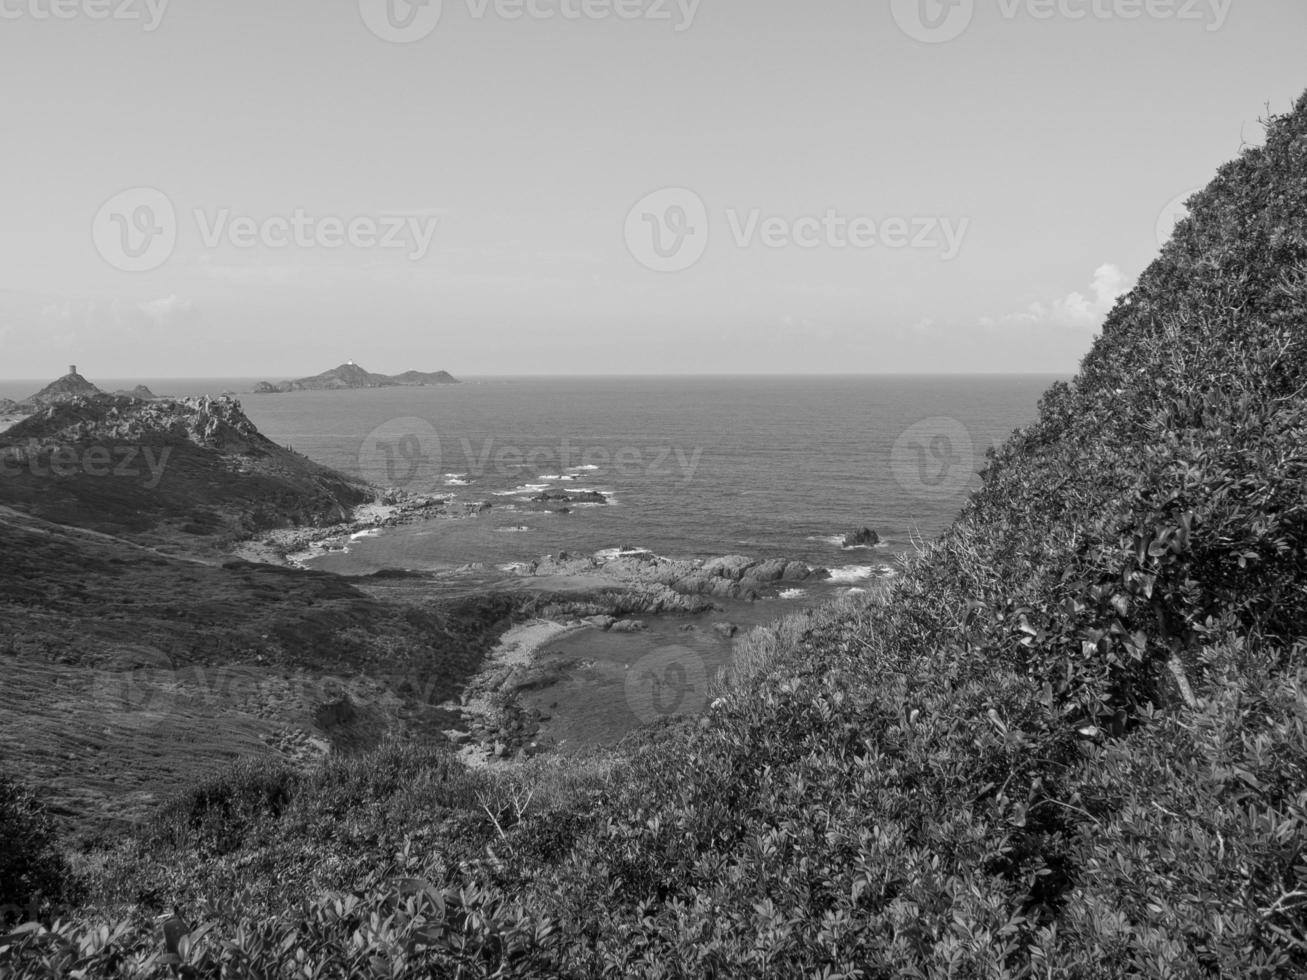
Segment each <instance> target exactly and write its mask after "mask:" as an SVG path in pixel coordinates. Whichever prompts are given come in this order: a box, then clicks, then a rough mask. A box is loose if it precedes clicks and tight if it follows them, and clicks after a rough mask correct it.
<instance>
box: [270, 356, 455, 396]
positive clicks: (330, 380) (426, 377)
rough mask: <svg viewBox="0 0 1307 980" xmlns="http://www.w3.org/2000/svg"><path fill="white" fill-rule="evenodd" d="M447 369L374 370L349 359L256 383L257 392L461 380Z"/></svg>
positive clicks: (410, 385)
mask: <svg viewBox="0 0 1307 980" xmlns="http://www.w3.org/2000/svg"><path fill="white" fill-rule="evenodd" d="M460 383H461V382H459V380H458V379H457V378H455V377H454V376H453V375H452V374H450V373H449V372H448V371H432V372H425V371H405V372H404V373H403V374H395V375H390V374H374V373H372V372H371V371H368V370H366V369H365V368H362V367H359V365H357V364H355V363H354V362H353V361H349V362H347V363H345V364H342V365H340V367H335V368H332V369H331V370H329V371H324V372H322V373H321V374H315V375H313V376H312V377H309V378H299V379H298V380H296V381H282V382H279V383H275V384H274V383H272V382H269V381H260V382H259V383H258V384H257V385H255V387H254V393H255V394H257V395H271V394H281V393H285V392H290V391H334V390H341V389H351V388H420V387H427V386H430V385H456V384H460Z"/></svg>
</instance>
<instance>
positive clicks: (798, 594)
mask: <svg viewBox="0 0 1307 980" xmlns="http://www.w3.org/2000/svg"><path fill="white" fill-rule="evenodd" d="M807 594H808V590H807V589H786V590H784V591H783V592H782V593H781V598H782V599H802V598H803V597H804V596H805V595H807Z"/></svg>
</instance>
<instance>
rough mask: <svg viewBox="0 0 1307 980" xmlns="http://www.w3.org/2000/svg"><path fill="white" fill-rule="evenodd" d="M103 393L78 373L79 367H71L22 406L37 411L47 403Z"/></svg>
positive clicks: (52, 403) (26, 400)
mask: <svg viewBox="0 0 1307 980" xmlns="http://www.w3.org/2000/svg"><path fill="white" fill-rule="evenodd" d="M101 394H103V392H102V391H101V390H100V389H99V388H97V387H96V386H95V385H93V384H91V382H89V381H87V380H86V379H85V378H83V377H82V376H81V375H80V374H78V373H77V368H75V367H71V368H69V369H68V373H67V374H65V375H64V376H63V377H62V378H59V379H57V380H55V381H52V382H50V384H48V385H46V386H45V387H44V388H42V389H41V390H40V391H38V392H37V393H36V394H35V395H32V396H31V397H30V398H26V399H24V400H23V401H22V403H21V406H22V407H23V408H25V409H27V410H29V411H35V410H36V409H38V408H43V407H44V406H46V405H54V404H57V403H59V402H63V401H68V400H69V399H73V398H90V397H94V396H95V395H101Z"/></svg>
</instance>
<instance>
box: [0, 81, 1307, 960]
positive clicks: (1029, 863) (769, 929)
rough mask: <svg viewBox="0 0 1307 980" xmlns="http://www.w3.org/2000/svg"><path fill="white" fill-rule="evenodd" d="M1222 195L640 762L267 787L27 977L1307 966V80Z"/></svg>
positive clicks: (139, 849) (371, 764) (424, 767)
mask: <svg viewBox="0 0 1307 980" xmlns="http://www.w3.org/2000/svg"><path fill="white" fill-rule="evenodd" d="M1191 211H1192V215H1191V217H1190V218H1189V219H1188V220H1186V221H1185V222H1183V223H1182V224H1181V225H1180V227H1179V228H1178V229H1177V232H1176V235H1175V238H1174V240H1173V241H1172V242H1171V243H1170V244H1169V245H1168V246H1167V247H1166V248H1165V249H1164V251H1163V253H1162V255H1161V257H1160V258H1159V259H1158V261H1157V262H1155V263H1154V264H1153V266H1151V267H1150V268H1149V269H1148V270H1147V272H1146V273H1145V274H1144V276H1143V277H1142V279H1141V281H1140V283H1139V284H1138V286H1137V287H1136V288H1135V290H1134V291H1133V292H1132V293H1131V294H1130V295H1129V297H1127V298H1126V299H1125V300H1123V301H1122V303H1121V304H1120V305H1119V306H1118V307H1117V309H1116V310H1115V311H1114V312H1113V313H1112V315H1111V317H1110V318H1109V320H1108V322H1107V324H1106V326H1105V328H1104V331H1103V336H1102V337H1101V339H1100V340H1099V341H1098V342H1097V343H1096V344H1095V346H1094V348H1093V350H1092V351H1091V353H1090V354H1089V355H1088V357H1087V358H1086V360H1085V362H1084V364H1083V367H1082V370H1081V372H1080V374H1079V376H1078V377H1077V378H1076V379H1075V380H1074V381H1073V382H1072V383H1070V384H1061V385H1057V386H1055V387H1054V388H1053V389H1052V390H1050V391H1049V392H1048V394H1047V395H1046V396H1045V398H1044V400H1043V403H1042V406H1041V410H1040V417H1039V419H1038V421H1037V422H1035V423H1034V424H1033V425H1031V426H1030V427H1029V428H1028V429H1026V430H1024V431H1022V432H1020V433H1017V434H1016V435H1015V436H1014V437H1013V438H1012V439H1011V440H1010V441H1009V442H1008V443H1007V444H1006V445H1005V446H1003V447H1002V448H1001V449H999V450H998V451H997V452H995V453H994V454H993V455H992V458H991V459H990V460H989V461H988V465H987V467H986V471H985V474H984V477H985V486H984V488H983V489H982V491H981V492H979V493H978V494H977V495H976V496H975V498H974V499H973V500H972V501H971V502H970V503H969V504H968V506H967V508H966V509H965V511H964V513H963V514H962V516H961V517H960V519H959V520H958V521H957V523H956V524H955V526H954V527H953V528H952V529H951V530H950V531H949V532H948V533H947V534H946V535H944V536H943V537H942V538H941V540H940V541H938V542H937V543H935V544H934V545H932V546H930V547H929V548H928V549H926V550H925V551H924V552H923V553H922V554H921V555H920V556H918V557H917V558H916V559H914V560H913V561H912V562H911V563H910V567H909V568H908V569H907V570H906V572H905V574H904V575H903V576H902V577H901V578H900V579H899V580H898V583H897V585H896V586H895V587H894V589H893V590H892V591H891V592H890V593H889V594H888V595H886V596H884V597H880V598H877V599H874V600H869V601H868V602H866V603H865V604H864V605H863V606H862V607H861V608H858V609H853V610H850V609H840V610H830V611H828V612H826V613H825V614H823V615H818V616H815V617H810V618H809V619H807V620H805V621H801V622H798V623H791V624H789V625H788V626H786V627H784V628H780V629H778V630H776V631H774V632H773V633H772V634H771V635H770V637H764V638H762V639H760V640H758V641H757V642H755V643H754V644H753V647H752V651H753V652H752V655H751V656H750V657H749V658H748V660H747V662H745V663H743V664H741V666H740V669H738V670H736V671H735V672H734V673H733V675H732V677H731V681H732V683H731V686H730V687H729V688H728V689H727V690H726V691H725V692H724V694H723V696H722V697H721V698H720V699H719V700H717V701H716V702H714V707H713V709H712V711H711V712H710V714H709V716H708V717H707V718H706V719H704V720H703V721H702V722H693V723H687V724H685V725H684V726H682V727H672V728H669V729H666V730H663V731H660V732H658V733H656V734H654V735H651V736H649V737H648V738H645V739H642V740H637V741H635V742H633V743H632V744H631V745H628V746H625V747H623V750H622V753H621V764H620V765H617V766H613V767H604V766H600V765H597V764H594V763H592V764H590V765H589V766H588V767H577V768H568V767H565V766H559V765H552V766H551V765H540V766H538V767H537V768H534V769H531V768H528V769H526V770H524V771H521V772H517V773H515V774H514V775H512V776H511V777H499V778H496V777H491V776H487V775H479V774H472V773H466V772H462V771H460V770H459V769H458V767H457V766H455V765H453V764H451V763H450V762H449V761H448V760H445V759H442V758H441V757H423V756H421V755H420V754H415V753H411V752H404V751H401V750H390V751H388V752H385V753H382V754H381V755H378V756H375V757H371V758H368V759H364V760H359V761H355V762H339V763H333V765H332V766H331V767H329V768H328V769H327V770H325V771H324V772H323V773H321V774H318V775H316V776H313V777H287V778H286V779H285V780H283V779H282V778H280V777H279V776H277V775H276V774H254V773H248V772H247V773H244V774H237V775H235V776H233V780H232V782H231V783H230V784H226V785H224V786H218V787H208V788H202V789H201V790H198V791H197V793H196V794H194V795H192V796H191V797H189V798H188V800H186V801H180V802H178V803H177V804H175V805H174V806H173V807H171V808H170V809H169V810H168V811H167V812H166V813H164V814H163V815H161V817H160V822H159V824H158V826H156V827H155V828H154V829H153V830H152V831H151V832H150V833H151V834H153V835H154V836H153V837H151V836H149V835H146V836H145V837H143V838H142V839H141V840H139V841H135V842H131V843H128V844H125V845H124V846H123V848H122V849H121V850H120V851H119V852H116V853H114V854H112V855H109V856H107V857H106V856H101V858H100V860H102V861H103V862H105V863H104V864H103V866H102V867H100V868H99V869H98V872H97V874H94V875H92V878H93V880H95V881H96V882H97V884H96V885H95V888H94V895H95V899H94V901H95V903H96V904H94V905H88V906H87V907H86V908H85V909H84V910H83V911H82V912H81V913H79V916H78V922H77V923H76V924H59V925H57V926H56V927H55V928H53V929H46V930H41V929H38V928H35V927H34V928H32V929H31V930H29V931H27V932H24V933H22V934H20V935H18V936H17V937H15V938H11V939H10V940H7V941H6V940H0V969H3V968H9V969H11V970H16V971H17V973H16V975H18V976H36V975H45V974H47V973H50V972H53V971H55V970H56V969H58V968H60V967H68V968H74V967H81V968H85V969H89V970H90V971H91V972H92V973H93V974H100V975H111V974H114V973H117V974H118V975H124V976H129V975H152V973H153V974H157V973H160V971H161V970H163V968H164V964H165V962H167V959H166V957H167V956H168V955H171V956H173V957H174V959H173V962H176V961H185V962H187V963H189V964H191V965H192V966H193V967H194V971H195V972H194V974H193V975H196V976H210V975H212V976H216V975H218V974H219V972H220V971H221V970H223V969H225V970H226V971H227V975H231V976H242V975H290V974H292V973H293V974H294V975H297V976H306V977H309V976H332V977H345V976H361V975H368V976H371V975H376V976H381V975H385V976H414V977H419V976H430V975H449V976H468V977H470V976H510V975H512V976H577V977H624V976H647V977H673V976H685V977H736V976H758V977H765V976H775V977H789V976H815V977H826V978H835V977H864V978H897V977H1071V978H1077V977H1083V978H1099V977H1112V976H1152V977H1229V976H1241V977H1279V976H1300V975H1303V974H1304V973H1305V972H1307V855H1305V854H1304V842H1305V841H1307V772H1305V771H1304V770H1305V767H1307V699H1305V697H1304V695H1305V693H1307V492H1305V488H1307V302H1304V301H1305V300H1307V98H1305V99H1304V100H1303V101H1302V102H1301V103H1300V104H1299V106H1298V108H1297V110H1296V111H1295V112H1294V113H1293V114H1291V115H1290V116H1287V117H1284V118H1281V119H1277V120H1274V121H1273V122H1272V124H1271V125H1270V127H1269V130H1268V136H1267V141H1266V144H1265V146H1264V147H1262V148H1257V149H1251V150H1248V151H1247V152H1245V153H1244V154H1243V155H1242V156H1241V157H1240V158H1239V159H1238V160H1236V161H1235V162H1233V163H1231V164H1229V165H1227V166H1226V167H1225V168H1223V169H1222V171H1221V172H1220V174H1219V175H1218V177H1217V179H1216V180H1215V181H1214V182H1213V184H1212V185H1211V186H1210V187H1209V188H1208V189H1207V190H1205V191H1204V192H1202V193H1200V194H1199V195H1197V196H1196V197H1195V198H1194V199H1193V201H1192V202H1191ZM215 815H217V816H215ZM224 827H230V828H239V833H236V834H224V833H223V832H222V828H224ZM148 881H155V882H162V883H163V885H162V887H161V888H159V889H157V893H156V894H145V893H144V892H143V891H142V888H141V886H142V883H144V882H148ZM173 902H176V903H179V904H180V905H181V909H180V913H181V915H183V916H191V917H192V918H193V919H194V920H195V921H193V922H188V923H187V924H188V925H190V926H192V927H193V928H192V929H191V931H190V933H189V937H188V938H187V939H186V940H184V941H183V942H181V943H180V944H175V945H176V949H175V950H174V952H173V953H171V954H167V953H165V952H164V951H163V949H164V947H163V946H161V941H160V939H159V937H158V935H157V934H156V932H155V931H154V930H153V929H152V928H151V927H150V926H149V924H148V916H149V915H150V914H153V912H155V911H157V910H158V908H159V907H163V908H164V911H165V912H166V910H167V909H166V906H167V904H168V903H173ZM111 919H112V920H114V921H117V920H119V919H121V920H122V922H123V924H122V925H120V926H113V927H101V926H99V925H98V923H100V922H103V921H108V920H111ZM6 948H7V950H8V952H7V953H6V952H5V950H6Z"/></svg>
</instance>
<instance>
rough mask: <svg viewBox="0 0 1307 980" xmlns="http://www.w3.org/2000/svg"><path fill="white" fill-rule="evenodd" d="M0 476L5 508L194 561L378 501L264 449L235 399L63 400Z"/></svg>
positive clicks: (39, 420)
mask: <svg viewBox="0 0 1307 980" xmlns="http://www.w3.org/2000/svg"><path fill="white" fill-rule="evenodd" d="M0 466H3V468H4V478H3V479H0V506H8V507H12V508H15V509H17V510H21V511H24V512H26V513H29V514H32V515H34V516H38V517H41V518H43V519H45V520H49V521H52V522H55V523H59V524H67V525H71V526H78V527H86V528H91V529H94V530H97V531H102V532H105V533H110V534H120V535H125V536H128V537H131V538H133V539H134V540H139V541H149V542H151V543H154V544H168V545H176V546H180V547H184V548H186V549H188V550H193V549H194V548H196V547H202V546H213V547H216V548H220V547H222V546H224V545H226V544H228V543H230V541H232V540H234V539H236V538H239V537H244V536H248V535H250V534H253V533H256V532H257V531H259V530H262V529H265V528H270V527H280V526H286V525H301V524H324V523H336V522H339V521H341V520H343V519H345V518H346V517H347V516H348V513H349V510H350V509H351V508H352V507H354V506H356V505H358V504H360V503H363V502H364V501H367V500H370V499H371V498H372V491H371V490H370V489H369V488H367V487H365V486H363V485H361V484H359V483H357V482H354V481H352V480H350V479H348V478H346V477H344V476H342V475H340V474H338V473H336V472H334V471H332V470H329V469H327V468H326V467H323V466H320V465H318V464H316V463H313V462H312V461H310V460H308V459H307V458H305V457H303V456H300V455H298V454H297V453H294V452H292V451H290V450H288V449H285V448H283V447H281V446H278V445H277V444H276V443H274V442H272V441H271V440H270V439H267V438H266V437H264V436H263V435H262V434H261V433H259V432H258V430H257V429H256V428H255V427H254V425H253V423H251V422H250V420H249V419H248V418H247V417H246V416H245V414H244V413H243V412H242V411H241V407H240V403H239V402H237V401H235V400H233V399H230V398H208V397H204V398H195V399H183V400H179V401H174V400H164V401H150V402H147V401H142V400H139V399H135V398H123V397H117V396H112V395H99V396H95V397H90V398H87V397H72V398H69V399H64V400H61V401H58V402H55V403H53V404H51V405H49V406H48V407H46V408H44V409H42V410H41V411H39V412H38V413H37V414H35V415H33V416H31V417H29V418H26V419H24V420H22V421H20V422H19V423H18V424H16V425H15V426H13V427H12V428H10V429H9V430H7V431H5V432H3V433H0ZM51 477H53V478H51Z"/></svg>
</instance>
